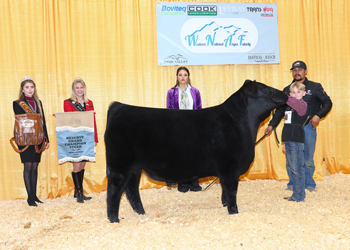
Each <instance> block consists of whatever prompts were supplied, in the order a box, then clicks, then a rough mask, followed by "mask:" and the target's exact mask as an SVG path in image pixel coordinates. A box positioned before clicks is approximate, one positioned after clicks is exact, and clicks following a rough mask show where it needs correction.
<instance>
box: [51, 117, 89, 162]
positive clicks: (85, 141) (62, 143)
mask: <svg viewBox="0 0 350 250" xmlns="http://www.w3.org/2000/svg"><path fill="white" fill-rule="evenodd" d="M55 116H56V134H57V151H58V163H59V164H61V163H64V162H66V161H71V162H79V161H82V160H86V161H95V140H94V111H86V112H64V113H55Z"/></svg>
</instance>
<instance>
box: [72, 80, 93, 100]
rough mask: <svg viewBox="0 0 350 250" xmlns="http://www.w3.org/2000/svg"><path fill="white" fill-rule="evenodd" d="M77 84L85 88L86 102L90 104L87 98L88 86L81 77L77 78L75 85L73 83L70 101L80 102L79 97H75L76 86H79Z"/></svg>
mask: <svg viewBox="0 0 350 250" xmlns="http://www.w3.org/2000/svg"><path fill="white" fill-rule="evenodd" d="M77 83H81V84H82V85H83V87H84V102H88V101H89V99H88V98H87V91H86V84H85V82H84V80H83V78H81V77H77V78H75V79H74V81H73V83H72V95H71V97H70V99H72V100H74V101H76V102H77V101H78V98H77V96H76V95H75V92H74V89H75V85H77Z"/></svg>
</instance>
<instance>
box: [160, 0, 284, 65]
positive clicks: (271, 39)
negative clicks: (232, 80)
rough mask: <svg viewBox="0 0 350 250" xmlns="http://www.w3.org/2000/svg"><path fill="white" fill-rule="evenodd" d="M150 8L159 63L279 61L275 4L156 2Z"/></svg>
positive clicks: (197, 63) (193, 63)
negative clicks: (153, 13)
mask: <svg viewBox="0 0 350 250" xmlns="http://www.w3.org/2000/svg"><path fill="white" fill-rule="evenodd" d="M156 8H157V36H158V65H160V66H163V65H200V64H201V65H203V64H261V63H263V64H264V63H267V64H268V63H279V60H280V59H279V44H278V27H277V5H276V4H231V3H215V4H213V3H210V4H209V3H208V4H207V3H195V4H194V3H183V2H181V3H180V2H176V3H171V2H157V4H156ZM266 17H270V18H266Z"/></svg>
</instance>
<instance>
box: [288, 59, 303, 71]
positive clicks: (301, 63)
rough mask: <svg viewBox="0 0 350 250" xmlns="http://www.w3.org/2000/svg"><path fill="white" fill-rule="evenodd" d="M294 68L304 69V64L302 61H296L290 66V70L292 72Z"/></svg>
mask: <svg viewBox="0 0 350 250" xmlns="http://www.w3.org/2000/svg"><path fill="white" fill-rule="evenodd" d="M294 68H302V69H306V64H305V63H304V62H303V61H296V62H294V63H293V64H292V68H291V69H290V70H293V69H294Z"/></svg>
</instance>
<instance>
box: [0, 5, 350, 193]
mask: <svg viewBox="0 0 350 250" xmlns="http://www.w3.org/2000/svg"><path fill="white" fill-rule="evenodd" d="M165 2H166V1H165ZM186 2H232V3H239V2H244V3H263V2H265V3H266V2H269V3H277V7H278V30H279V42H280V55H281V63H280V64H275V65H198V66H188V68H189V70H190V71H191V80H192V82H193V85H194V86H195V87H196V88H198V89H199V90H200V92H201V96H202V101H203V107H204V108H205V107H210V106H213V105H217V104H220V103H222V102H223V101H224V100H225V99H226V98H228V97H229V96H230V95H231V94H232V93H233V92H235V91H236V90H238V88H240V86H241V85H242V84H243V82H244V80H245V79H252V80H257V81H260V82H263V83H265V84H267V85H270V86H273V87H276V88H279V89H282V88H283V87H284V86H286V85H287V84H288V83H290V82H291V80H292V76H291V73H290V71H289V68H290V67H291V64H292V62H293V61H296V60H304V61H305V62H306V64H307V66H308V78H309V79H310V80H313V81H316V82H321V83H322V85H323V87H324V89H325V90H326V92H327V93H328V94H329V95H330V97H331V99H332V101H333V108H332V110H331V112H330V114H329V115H328V116H327V117H326V119H323V120H322V121H321V123H320V125H319V126H318V130H317V132H318V137H317V145H316V152H315V157H314V160H315V165H316V172H315V175H314V177H315V178H316V180H321V179H322V178H323V176H324V175H326V174H329V173H331V174H333V173H338V172H343V173H346V174H348V173H350V166H349V159H350V152H349V147H350V142H349V133H350V130H349V126H350V122H349V117H350V116H348V114H349V110H350V108H349V105H350V104H349V102H348V100H347V98H348V96H349V95H350V89H349V85H350V80H349V79H350V78H349V74H348V73H349V69H350V31H349V30H350V27H349V26H350V16H349V15H348V13H349V12H350V3H349V1H348V0H338V1H332V0H322V1H321V0H293V1H291V0H290V1H285V0H274V1H266V0H264V1H249V0H244V1H239V0H235V1H215V0H209V1H203V0H201V1H189V0H187V1H186ZM155 5H156V1H155V0H130V1H121V0H119V1H118V0H45V1H42V0H6V1H0V16H1V17H0V34H1V38H0V59H1V60H0V79H1V83H0V84H1V89H2V91H1V92H0V96H1V109H2V112H1V114H2V115H1V118H2V119H0V150H1V152H2V157H1V159H0V164H1V165H0V200H8V199H17V198H26V196H27V195H26V191H25V188H24V183H23V174H22V172H23V165H22V164H21V162H20V158H19V155H18V154H17V153H16V152H15V151H13V149H12V148H11V147H10V144H9V139H10V138H11V137H12V136H13V124H14V118H13V110H12V101H13V100H15V99H17V98H18V91H19V86H20V80H21V79H22V78H23V77H24V76H27V75H29V76H31V77H33V78H34V80H35V82H36V85H37V90H38V94H39V97H40V99H41V100H42V103H43V106H44V110H45V114H46V120H47V126H48V131H49V137H50V144H51V146H50V148H49V150H47V151H45V152H44V153H43V155H42V160H41V163H40V165H39V177H38V195H39V196H40V197H49V198H54V197H58V196H65V195H70V194H72V189H73V181H72V179H71V174H70V172H71V171H72V164H70V163H66V164H63V165H59V164H58V157H57V147H56V137H55V118H54V116H53V115H52V114H53V113H54V112H62V111H63V101H64V100H65V99H67V98H68V97H70V91H71V90H70V88H71V83H72V81H73V79H74V78H75V77H77V76H80V77H82V78H83V79H84V80H85V82H86V83H87V93H88V97H89V99H91V100H92V101H93V102H94V106H95V111H96V118H97V128H98V136H99V143H98V146H97V154H96V163H88V164H87V166H86V173H85V180H86V181H85V183H84V188H85V190H86V191H88V192H101V191H104V190H106V184H107V179H106V174H105V149H104V140H103V135H104V128H105V125H106V112H107V109H108V106H109V104H110V103H111V102H112V101H116V100H117V101H120V102H124V103H127V104H132V105H138V106H146V107H157V108H164V107H165V102H166V92H167V90H168V89H169V88H170V87H171V86H173V85H174V83H175V72H176V68H177V67H176V66H167V67H164V66H162V67H160V66H158V65H157V25H156V6H155ZM169 28H171V27H169ZM268 121H269V119H267V120H266V121H265V122H264V123H263V124H262V125H261V128H260V130H259V131H258V138H260V137H261V136H262V135H263V132H264V129H265V128H266V126H267V123H268ZM282 127H283V126H282V125H279V126H278V128H277V133H278V135H279V137H280V135H281V130H282ZM232 167H234V166H232ZM258 178H259V179H260V178H262V179H276V180H286V179H287V178H288V176H287V173H286V169H285V156H284V154H283V153H282V149H281V146H278V145H277V143H276V140H275V138H274V136H270V137H268V138H266V139H264V140H263V141H262V142H260V143H259V144H258V145H257V146H256V156H255V160H254V162H253V164H252V166H251V168H250V170H249V171H248V172H247V173H246V174H245V175H243V176H242V177H241V179H242V180H251V179H258ZM206 180H208V179H206ZM163 185H164V183H161V182H154V181H152V180H150V179H148V178H147V177H146V176H145V175H143V176H142V180H141V184H140V186H141V188H150V187H161V186H163Z"/></svg>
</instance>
